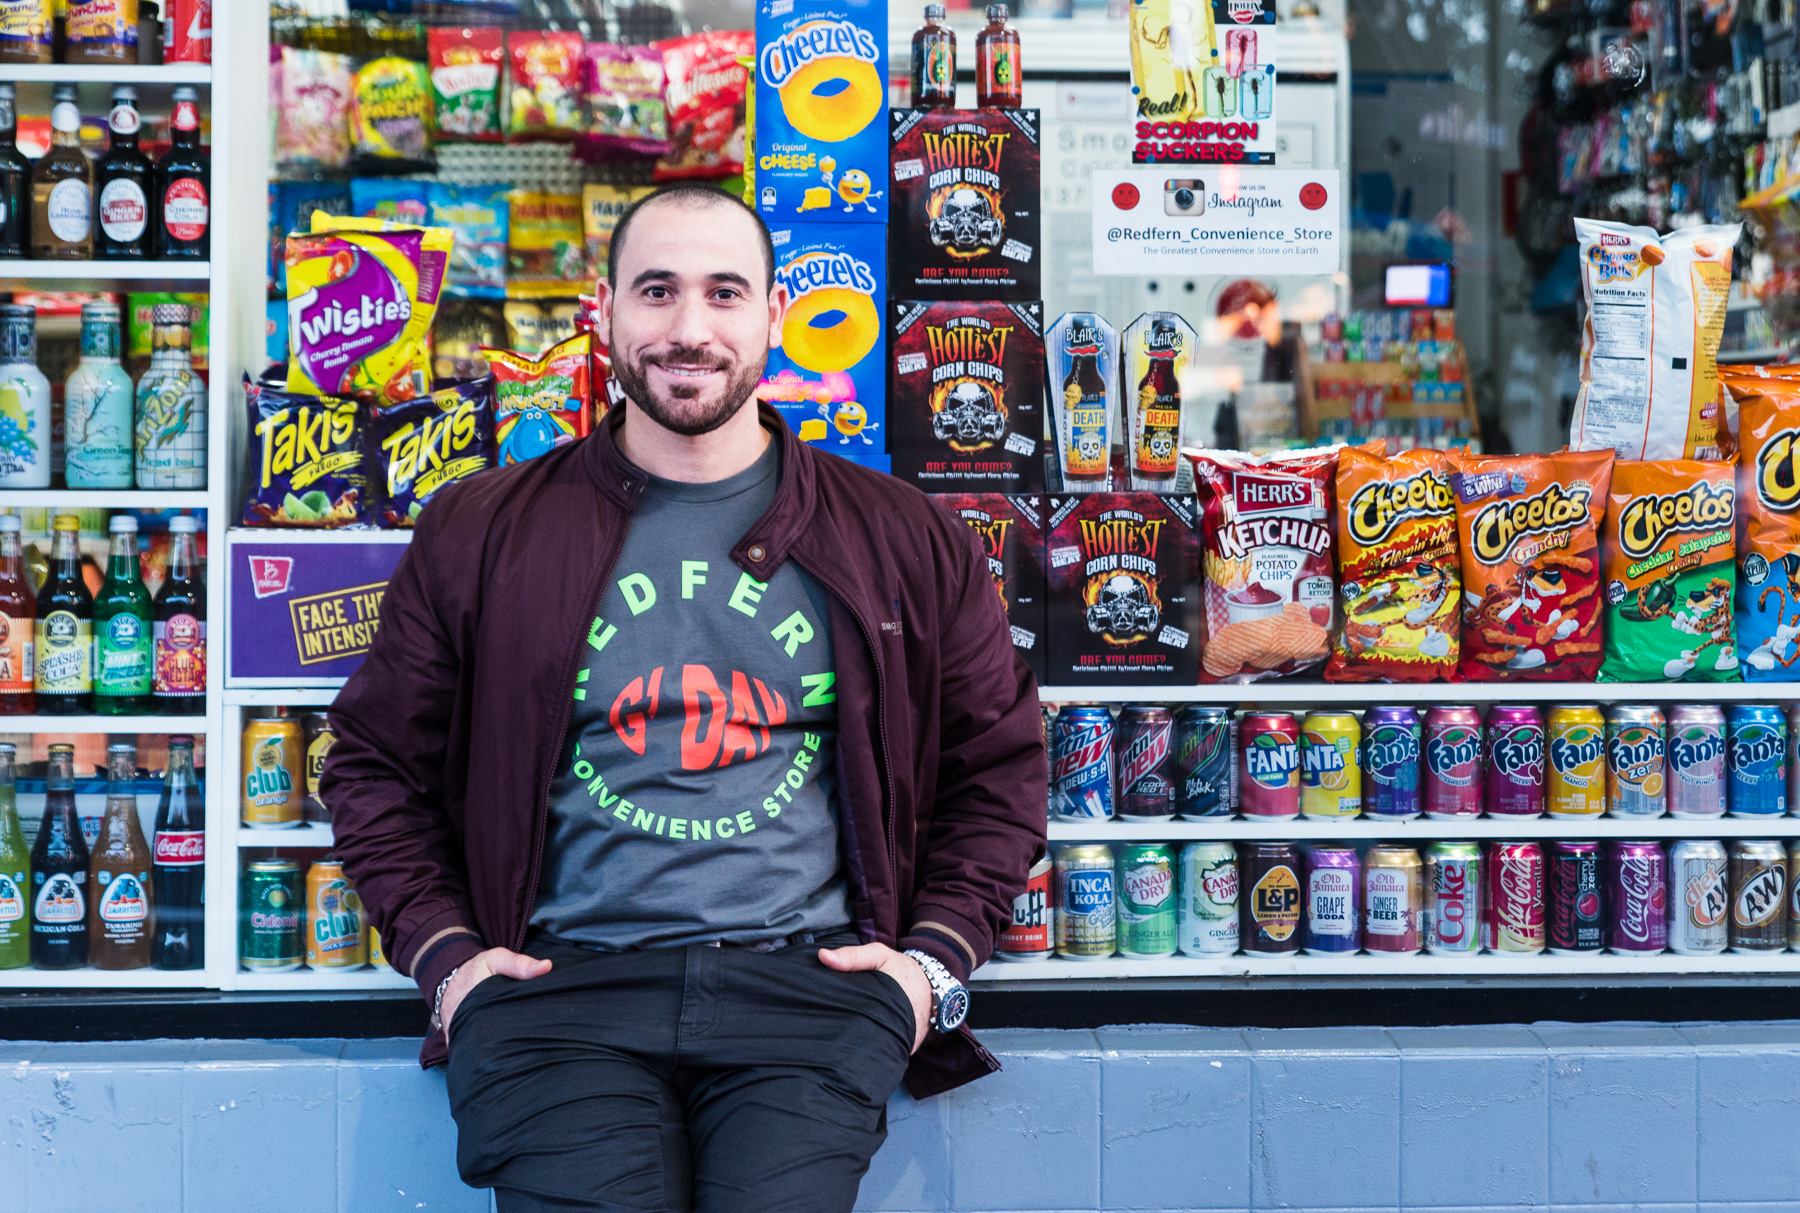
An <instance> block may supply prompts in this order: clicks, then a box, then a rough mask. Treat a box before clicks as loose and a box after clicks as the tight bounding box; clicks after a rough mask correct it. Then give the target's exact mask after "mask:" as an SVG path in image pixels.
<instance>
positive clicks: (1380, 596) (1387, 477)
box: [1325, 447, 1462, 682]
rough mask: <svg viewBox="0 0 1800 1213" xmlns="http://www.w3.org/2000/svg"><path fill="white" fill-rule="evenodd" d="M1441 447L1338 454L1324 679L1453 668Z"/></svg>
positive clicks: (1450, 533) (1451, 574)
mask: <svg viewBox="0 0 1800 1213" xmlns="http://www.w3.org/2000/svg"><path fill="white" fill-rule="evenodd" d="M1455 468H1456V460H1455V457H1454V456H1452V455H1451V454H1450V453H1449V452H1448V451H1435V450H1432V449H1430V448H1429V447H1420V448H1418V449H1416V450H1410V451H1402V452H1401V453H1400V454H1398V455H1395V456H1394V457H1392V458H1387V457H1385V456H1383V455H1378V454H1374V453H1372V452H1369V451H1366V450H1363V449H1361V448H1359V447H1347V448H1346V449H1345V450H1344V452H1343V453H1342V454H1341V455H1339V456H1338V470H1337V501H1338V511H1337V543H1338V578H1339V581H1340V583H1341V584H1340V586H1339V594H1340V595H1341V598H1342V601H1343V606H1344V624H1343V628H1342V630H1341V631H1339V632H1338V634H1337V637H1336V640H1335V642H1334V644H1333V646H1332V651H1331V661H1330V663H1329V664H1328V665H1327V666H1326V667H1325V677H1326V679H1327V680H1329V681H1331V682H1430V681H1431V680H1433V679H1436V678H1442V679H1445V680H1449V679H1452V678H1454V677H1455V676H1456V662H1457V655H1458V651H1459V647H1458V639H1459V637H1460V636H1461V634H1462V628H1461V623H1460V612H1461V610H1462V570H1461V568H1460V566H1459V565H1458V563H1457V556H1456V497H1455V496H1454V495H1453V494H1452V493H1451V492H1450V474H1451V472H1452V471H1454V470H1455Z"/></svg>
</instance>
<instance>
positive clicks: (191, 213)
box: [155, 85, 212, 261]
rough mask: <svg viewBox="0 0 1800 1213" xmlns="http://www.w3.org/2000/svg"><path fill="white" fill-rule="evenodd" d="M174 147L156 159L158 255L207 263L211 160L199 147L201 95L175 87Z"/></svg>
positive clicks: (171, 128)
mask: <svg viewBox="0 0 1800 1213" xmlns="http://www.w3.org/2000/svg"><path fill="white" fill-rule="evenodd" d="M169 141H170V147H169V150H168V151H166V152H164V153H163V155H162V159H160V160H158V161H157V162H156V173H155V190H156V197H157V198H158V199H160V205H159V206H158V208H157V224H156V255H157V256H158V257H163V258H167V259H169V260H182V261H205V260H206V259H207V258H208V257H209V256H211V255H212V211H211V193H212V190H211V186H212V161H211V159H210V158H209V157H208V156H207V153H206V150H205V149H204V148H202V147H201V146H200V94H199V93H198V92H197V91H196V90H194V89H192V88H188V87H186V86H185V85H184V86H183V87H181V88H178V89H176V90H175V112H174V113H173V114H172V115H171V116H170V118H169Z"/></svg>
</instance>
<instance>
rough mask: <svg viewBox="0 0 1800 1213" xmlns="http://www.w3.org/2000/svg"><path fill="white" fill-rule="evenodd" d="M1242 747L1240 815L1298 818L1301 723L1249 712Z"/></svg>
mask: <svg viewBox="0 0 1800 1213" xmlns="http://www.w3.org/2000/svg"><path fill="white" fill-rule="evenodd" d="M1238 737H1239V739H1240V742H1239V743H1240V744H1241V745H1242V746H1243V758H1244V761H1243V763H1242V765H1240V766H1239V768H1238V769H1239V770H1240V771H1242V772H1243V776H1242V780H1243V781H1242V784H1241V785H1240V795H1239V797H1238V800H1239V811H1240V812H1242V813H1243V814H1244V816H1246V817H1298V816H1300V722H1299V721H1297V720H1295V719H1294V717H1293V716H1292V715H1291V714H1290V713H1287V712H1250V713H1248V714H1246V715H1245V716H1244V719H1243V722H1242V723H1241V724H1240V725H1239V726H1238Z"/></svg>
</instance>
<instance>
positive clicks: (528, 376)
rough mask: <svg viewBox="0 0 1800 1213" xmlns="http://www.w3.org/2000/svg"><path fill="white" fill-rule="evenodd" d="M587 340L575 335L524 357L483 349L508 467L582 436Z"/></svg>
mask: <svg viewBox="0 0 1800 1213" xmlns="http://www.w3.org/2000/svg"><path fill="white" fill-rule="evenodd" d="M589 343H590V338H589V336H588V334H586V333H578V334H576V335H575V336H573V337H571V338H569V339H568V340H567V341H564V342H561V343H560V344H557V345H554V346H552V347H551V348H550V349H548V350H546V351H544V355H543V357H541V358H528V357H526V356H525V355H523V354H517V353H514V352H513V351H512V350H492V349H490V350H483V351H482V353H483V354H484V355H486V357H487V360H488V367H489V369H490V370H491V371H492V372H493V375H494V396H495V406H494V436H495V439H496V441H497V442H498V443H499V465H500V466H501V467H507V466H508V465H510V464H514V463H523V462H525V460H527V459H533V458H536V457H537V456H539V455H543V454H547V453H548V452H550V451H553V450H555V449H556V448H557V447H559V446H565V445H567V444H568V443H571V442H574V441H575V440H576V439H577V438H585V437H586V436H587V434H588V430H589V421H590V417H591V413H590V410H589V407H588V405H589V401H590V391H591V384H590V381H589V374H588V359H589V355H590V345H589Z"/></svg>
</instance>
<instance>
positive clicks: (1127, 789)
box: [1113, 704, 1175, 821]
mask: <svg viewBox="0 0 1800 1213" xmlns="http://www.w3.org/2000/svg"><path fill="white" fill-rule="evenodd" d="M1174 732H1175V721H1174V718H1173V717H1172V716H1170V714H1169V709H1168V708H1165V707H1158V706H1156V705H1154V704H1132V705H1130V706H1128V707H1126V708H1124V709H1123V710H1121V711H1120V712H1119V720H1118V723H1117V724H1115V725H1114V726H1113V767H1114V769H1115V770H1117V771H1118V773H1119V796H1118V799H1117V800H1116V801H1114V805H1115V807H1116V809H1117V812H1118V815H1119V817H1120V818H1121V819H1122V820H1127V821H1168V820H1169V819H1170V818H1171V817H1173V816H1175V764H1174V745H1173V741H1174Z"/></svg>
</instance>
